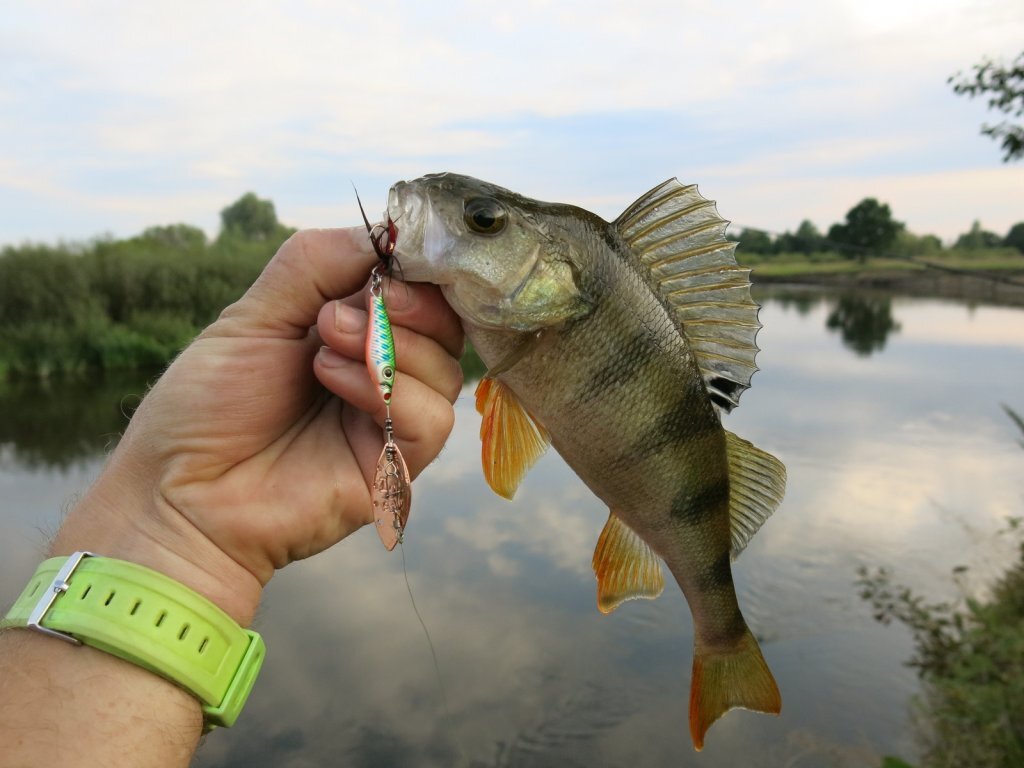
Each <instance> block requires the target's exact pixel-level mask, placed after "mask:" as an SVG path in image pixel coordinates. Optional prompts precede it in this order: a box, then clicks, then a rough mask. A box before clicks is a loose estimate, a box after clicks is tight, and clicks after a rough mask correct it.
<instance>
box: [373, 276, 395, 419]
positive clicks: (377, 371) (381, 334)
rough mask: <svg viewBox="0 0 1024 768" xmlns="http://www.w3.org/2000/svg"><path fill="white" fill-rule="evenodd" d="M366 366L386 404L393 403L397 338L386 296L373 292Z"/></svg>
mask: <svg viewBox="0 0 1024 768" xmlns="http://www.w3.org/2000/svg"><path fill="white" fill-rule="evenodd" d="M366 366H367V368H368V369H369V371H370V378H371V379H372V380H373V383H374V384H376V385H377V389H378V390H379V391H380V396H381V399H382V400H383V401H384V404H385V405H390V404H391V391H392V389H393V388H394V385H395V339H394V336H393V335H392V333H391V321H390V320H389V319H388V313H387V310H386V309H385V307H384V296H383V294H381V293H380V292H377V293H371V296H370V318H369V327H368V328H367V332H366Z"/></svg>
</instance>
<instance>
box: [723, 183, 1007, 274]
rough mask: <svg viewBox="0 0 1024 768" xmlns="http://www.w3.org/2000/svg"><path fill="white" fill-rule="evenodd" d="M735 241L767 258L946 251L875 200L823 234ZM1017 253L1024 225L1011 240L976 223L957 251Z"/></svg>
mask: <svg viewBox="0 0 1024 768" xmlns="http://www.w3.org/2000/svg"><path fill="white" fill-rule="evenodd" d="M730 237H732V238H733V239H735V240H737V241H739V245H740V248H741V250H742V251H744V252H746V253H757V254H763V255H772V254H782V253H787V254H790V253H802V254H807V255H809V254H812V253H826V252H835V253H839V254H840V255H842V256H846V257H848V258H856V259H859V260H861V261H864V260H866V259H867V258H868V257H871V256H898V257H910V256H929V255H933V254H937V253H939V252H941V251H942V250H943V245H942V240H941V239H940V238H939V237H938V236H937V235H915V234H914V233H912V232H909V231H908V230H907V228H906V226H905V225H904V224H903V222H900V221H896V220H895V219H894V218H893V215H892V210H891V209H890V208H889V206H888V204H886V203H880V202H879V201H878V200H877V199H875V198H873V197H867V198H864V199H863V200H861V201H860V202H859V203H858V204H857V205H855V206H854V207H853V208H851V209H850V210H849V211H847V213H846V220H845V221H843V222H841V223H840V222H837V223H835V224H833V225H832V226H831V227H829V230H828V232H827V233H822V232H821V231H820V230H818V228H817V227H816V226H814V224H813V223H812V222H811V221H808V220H804V221H803V222H801V223H800V226H799V227H797V229H796V231H795V232H789V231H786V232H782V233H780V234H772V233H770V232H767V231H765V230H762V229H756V228H753V227H746V228H744V229H742V230H740V232H739V234H738V235H732V234H730ZM1000 247H1004V248H1013V249H1016V250H1017V251H1019V252H1020V253H1024V221H1021V222H1018V223H1017V224H1014V225H1013V226H1012V227H1010V230H1009V231H1008V232H1007V233H1006V235H1005V236H1003V235H998V234H996V233H995V232H990V231H988V230H986V229H984V228H983V227H982V226H981V222H979V221H975V222H974V224H973V225H972V226H971V228H970V230H969V231H967V232H964V233H963V234H961V235H960V236H959V237H958V238H957V239H956V242H955V244H954V245H953V248H954V249H956V250H959V251H980V250H985V249H991V248H1000Z"/></svg>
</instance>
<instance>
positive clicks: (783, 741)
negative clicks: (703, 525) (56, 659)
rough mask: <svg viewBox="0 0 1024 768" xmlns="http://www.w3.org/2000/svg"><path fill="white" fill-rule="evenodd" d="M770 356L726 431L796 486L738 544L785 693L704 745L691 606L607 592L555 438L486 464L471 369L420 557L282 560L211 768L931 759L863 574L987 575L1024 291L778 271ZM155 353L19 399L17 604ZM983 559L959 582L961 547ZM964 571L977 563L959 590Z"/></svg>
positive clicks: (1009, 468) (2, 451) (428, 490)
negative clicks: (943, 291) (506, 492)
mask: <svg viewBox="0 0 1024 768" xmlns="http://www.w3.org/2000/svg"><path fill="white" fill-rule="evenodd" d="M762 300H763V303H764V308H763V310H762V312H761V321H762V322H763V324H764V329H763V330H762V331H761V333H760V335H759V337H758V342H759V344H760V346H761V349H762V351H761V353H760V355H759V356H758V365H759V366H760V368H761V371H760V372H759V373H757V374H756V375H755V377H754V382H753V387H752V388H751V390H750V391H748V392H747V393H746V394H745V395H744V397H743V402H742V405H741V407H740V408H738V409H737V410H736V411H735V412H734V413H733V414H732V415H730V416H728V417H726V419H725V422H726V427H727V428H728V429H730V430H732V431H734V432H736V433H737V434H739V435H741V436H743V437H745V438H747V439H749V440H751V441H753V442H754V443H755V444H756V445H758V446H759V447H761V448H763V449H765V450H767V451H770V452H771V453H774V454H775V455H777V456H779V457H780V458H781V459H782V460H783V461H784V462H785V463H786V465H787V468H788V472H789V483H788V492H787V495H786V499H785V501H784V502H783V504H782V507H781V508H780V510H779V511H778V512H777V513H776V514H775V516H773V517H772V518H771V519H770V520H769V521H768V523H767V524H766V525H765V526H764V528H763V529H762V530H761V532H760V533H759V534H758V535H757V536H756V537H755V538H754V540H753V541H752V543H751V544H750V546H749V547H748V548H747V550H746V551H745V552H744V554H743V556H742V557H741V558H740V559H739V560H738V561H737V563H736V564H735V567H734V571H735V574H736V581H737V586H738V590H739V596H740V603H741V605H742V606H743V609H744V612H745V614H746V616H747V618H748V621H749V623H750V624H751V626H752V628H753V629H754V632H755V633H756V634H757V635H758V637H759V638H761V640H762V647H763V649H764V654H765V657H766V658H767V660H768V663H769V665H770V666H771V667H772V669H773V671H774V673H775V675H776V678H777V679H778V682H779V687H780V689H781V690H782V695H783V712H782V714H781V716H779V717H777V718H775V717H768V716H763V715H757V714H752V713H747V712H733V713H731V714H729V715H727V716H726V717H725V718H724V719H723V720H721V721H719V722H718V723H717V724H716V725H715V726H714V727H713V728H712V729H711V730H710V731H709V733H708V737H707V742H706V746H705V750H704V752H703V753H701V754H700V755H697V754H696V753H694V751H693V749H692V746H691V744H690V737H689V733H688V728H687V724H686V723H687V720H686V711H687V702H688V696H689V677H690V659H691V647H692V642H693V634H692V626H691V622H690V618H689V613H688V611H687V609H686V605H685V603H684V601H683V598H682V595H681V594H680V593H679V591H678V590H677V589H676V588H675V586H674V585H672V584H670V586H669V587H668V588H666V590H665V593H664V594H663V595H662V596H661V597H660V598H659V599H657V600H655V601H649V602H648V601H636V602H632V603H628V604H626V605H624V606H623V607H621V608H620V609H619V610H618V611H616V612H615V613H614V614H612V615H610V616H602V615H600V614H599V613H598V611H597V609H596V605H595V586H594V578H593V575H592V573H591V570H590V558H591V554H592V551H593V546H594V543H595V542H596V540H597V536H598V533H599V532H600V530H601V527H602V525H603V523H604V520H605V517H606V514H607V512H606V510H605V509H603V508H602V506H601V504H600V503H599V502H598V501H596V499H594V497H593V496H592V495H591V494H590V493H589V491H588V490H587V489H586V488H585V487H584V486H583V485H582V484H581V483H580V481H579V480H578V479H576V477H575V476H574V475H573V474H572V473H571V472H570V471H569V470H568V469H567V468H566V467H565V465H564V464H563V463H562V461H561V460H560V459H559V458H558V457H557V455H555V454H553V453H550V454H549V455H547V456H546V457H545V458H544V459H542V460H541V462H540V463H539V464H538V466H537V467H535V468H534V469H533V471H532V472H531V473H530V475H529V476H528V477H527V480H526V481H525V482H524V484H523V485H522V486H521V487H520V489H519V492H518V494H517V496H516V499H515V500H514V501H513V502H507V501H504V500H502V499H500V498H498V497H496V496H494V495H493V494H492V493H491V492H490V491H489V489H488V488H487V487H486V485H485V484H484V481H483V479H482V478H481V475H480V471H479V456H478V454H479V445H478V439H477V436H476V431H477V428H478V419H479V417H478V416H477V414H476V413H475V411H474V408H473V399H472V386H467V389H466V390H465V392H464V394H463V397H462V398H461V399H460V400H459V402H458V405H457V410H458V413H457V424H456V428H455V432H454V433H453V435H452V438H451V440H450V441H449V445H448V447H447V448H446V450H445V451H444V453H443V454H442V455H441V457H440V458H439V459H438V461H437V462H436V463H435V464H434V465H433V466H432V467H430V468H429V470H428V471H427V472H426V473H425V474H424V475H423V476H422V477H421V478H420V479H419V480H418V481H417V483H416V486H415V495H414V503H413V510H412V517H411V520H410V524H409V528H408V531H407V539H406V543H405V545H404V557H405V561H406V565H407V568H408V580H409V584H410V585H411V588H412V592H413V594H414V596H415V600H416V605H417V606H418V608H419V611H420V613H421V614H422V616H423V619H424V620H425V622H426V625H427V627H428V628H429V631H430V636H431V638H432V641H433V644H434V647H435V648H436V651H437V658H438V664H439V670H440V683H439V681H438V677H437V675H436V674H435V669H434V665H433V662H432V659H431V652H430V646H429V645H428V643H427V640H426V638H425V637H424V634H423V630H422V629H421V627H420V625H419V623H418V621H417V618H416V615H415V613H414V611H413V607H412V605H411V603H410V598H409V594H408V592H407V589H406V583H405V579H404V576H403V568H402V564H403V554H402V553H401V552H400V551H395V552H392V553H387V552H385V551H384V549H383V547H381V546H380V544H379V542H378V540H377V536H376V534H375V533H374V532H373V531H372V530H369V529H364V530H363V531H361V532H359V533H357V534H356V535H354V536H352V537H350V538H349V539H348V540H346V541H344V542H342V543H341V544H340V545H339V546H337V547H335V548H334V549H333V550H331V551H329V552H326V553H323V554H321V555H319V556H317V557H314V558H312V559H311V560H309V561H307V562H304V563H299V564H295V565H292V566H290V567H288V568H287V569H285V570H284V571H283V572H281V573H280V574H279V575H278V576H277V577H276V578H275V579H274V581H273V582H272V583H271V584H270V586H269V587H268V589H267V591H266V595H265V598H264V602H263V605H262V608H261V611H260V614H259V616H258V618H257V622H256V628H257V629H258V630H259V631H260V632H261V633H262V634H263V635H264V637H265V639H266V643H267V647H268V658H267V663H266V665H265V667H264V670H263V672H262V675H261V678H260V680H259V681H258V683H257V686H256V689H255V691H254V693H253V695H252V698H251V699H250V702H249V705H248V707H247V709H246V711H245V713H244V714H243V716H242V718H241V720H240V722H239V723H238V725H237V726H236V727H235V728H233V729H231V730H230V731H221V732H217V733H215V734H213V735H211V736H209V737H208V738H207V740H206V744H205V745H204V747H203V749H202V750H201V752H200V756H199V758H198V760H197V763H196V764H197V765H199V766H248V767H249V768H259V767H261V766H276V767H279V768H280V767H282V766H288V767H295V768H298V767H299V766H319V765H349V766H375V767H376V768H386V767H388V766H448V765H458V764H462V765H472V766H509V767H511V766H561V767H565V766H627V765H628V766H644V767H645V768H646V767H647V766H663V765H664V766H669V765H671V766H690V765H692V766H704V767H705V768H706V767H708V766H737V765H743V766H766V767H768V766H780V765H787V766H872V767H874V768H877V766H879V765H880V762H881V759H882V756H884V755H901V756H902V757H904V758H905V759H909V760H913V759H914V758H915V757H916V756H917V746H916V743H915V735H914V726H913V723H912V719H911V714H910V712H911V710H910V701H911V698H912V696H913V695H914V694H915V693H916V692H917V691H918V686H919V684H918V681H917V678H916V676H915V674H914V672H913V670H911V669H910V668H908V667H907V666H906V665H905V661H906V660H907V659H908V658H909V656H910V654H911V652H912V644H911V641H910V636H909V634H908V633H907V632H906V630H904V629H903V628H902V627H898V626H888V627H887V626H882V625H880V624H878V623H877V622H876V621H875V620H874V619H873V618H872V614H871V608H870V606H869V605H867V604H865V603H864V602H863V601H862V600H861V599H860V598H859V597H858V593H857V587H856V584H855V581H856V577H857V568H858V566H861V565H864V566H869V567H875V566H885V567H887V568H890V569H891V570H892V571H893V574H894V578H895V579H896V580H897V581H898V582H900V583H904V584H907V585H909V586H912V587H913V588H915V589H917V590H919V591H920V592H922V593H923V594H926V595H928V596H931V597H952V596H955V595H956V594H957V591H958V590H959V589H966V590H969V591H972V592H975V593H978V594H983V593H984V589H985V585H987V584H989V583H991V581H992V580H993V579H994V578H996V577H997V576H998V575H999V574H1000V572H1001V569H1003V568H1005V567H1006V565H1007V564H1008V563H1009V562H1010V560H1011V557H1012V554H1013V550H1012V546H1011V544H1010V542H1009V541H1008V540H1007V539H1006V538H1005V537H1000V536H998V535H996V532H997V531H998V530H999V529H1001V528H1002V527H1004V525H1005V519H1006V518H1007V517H1008V516H1010V515H1020V514H1022V513H1024V493H1022V491H1024V482H1022V479H1021V478H1022V477H1024V471H1022V470H1024V451H1022V450H1021V447H1020V445H1019V444H1018V442H1017V440H1018V439H1019V438H1020V434H1019V432H1017V431H1016V429H1015V427H1014V425H1013V423H1012V422H1011V421H1010V419H1009V418H1008V417H1007V415H1006V414H1005V412H1004V411H1003V409H1002V404H1006V405H1009V406H1010V407H1013V408H1015V409H1016V410H1017V411H1018V412H1024V386H1022V382H1024V310H1021V309H1017V308H1010V307H997V306H988V305H984V304H981V305H977V306H967V305H966V304H964V303H962V302H958V301H953V300H934V299H922V298H901V297H892V296H886V295H883V294H878V295H872V296H865V295H858V296H856V297H852V296H846V297H843V296H840V295H838V294H830V293H823V292H821V291H820V290H815V289H808V288H800V289H798V288H785V287H777V286H776V287H772V289H771V291H770V292H768V293H765V294H762ZM144 389H145V382H144V381H143V380H141V379H140V378H139V377H131V376H129V377H120V378H117V377H113V378H112V377H107V378H106V379H104V380H102V381H78V382H74V383H72V384H63V385H62V384H58V383H56V382H51V383H49V384H45V385H43V384H38V383H33V384H31V385H19V386H13V385H8V386H7V387H6V388H5V389H4V390H3V391H2V395H0V417H2V424H0V603H2V604H4V605H8V604H9V603H10V602H11V601H12V600H13V598H14V597H15V596H16V594H17V593H18V592H19V591H20V590H21V588H22V586H23V584H24V581H25V580H26V579H27V577H28V575H29V574H30V573H31V572H32V570H33V569H34V567H35V564H36V563H37V562H38V560H39V558H40V547H41V546H42V543H43V541H44V540H45V536H46V534H47V533H48V532H51V531H52V530H53V529H54V527H55V526H56V525H57V523H58V521H59V517H60V513H61V510H62V509H64V508H66V506H67V505H68V504H69V503H71V500H72V499H73V497H74V494H75V493H76V492H79V491H80V490H82V489H83V488H84V487H85V486H86V485H87V484H88V482H89V481H90V479H91V478H92V477H94V476H95V475H96V473H97V472H98V470H99V467H100V465H101V463H102V461H103V456H104V453H105V451H106V450H107V449H108V448H109V447H110V446H111V445H113V443H114V442H115V441H116V437H117V434H118V431H119V430H120V429H121V428H122V425H123V417H122V415H121V414H122V413H123V412H128V411H130V410H131V408H132V406H133V404H134V403H135V402H137V401H138V397H139V395H140V393H142V392H143V391H144ZM959 565H965V566H968V570H967V571H966V573H965V574H963V575H962V576H960V577H958V581H954V578H953V577H952V576H951V571H952V569H953V568H954V566H959ZM958 584H959V586H958Z"/></svg>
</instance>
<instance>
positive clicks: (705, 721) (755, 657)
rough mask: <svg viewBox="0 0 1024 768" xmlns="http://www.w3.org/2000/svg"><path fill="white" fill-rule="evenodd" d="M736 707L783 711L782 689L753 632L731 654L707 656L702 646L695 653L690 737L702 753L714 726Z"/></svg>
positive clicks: (709, 653)
mask: <svg viewBox="0 0 1024 768" xmlns="http://www.w3.org/2000/svg"><path fill="white" fill-rule="evenodd" d="M736 707H741V708H743V709H750V710H753V711H754V712H766V713H768V714H772V715H777V714H778V713H779V712H780V711H781V710H782V697H781V696H780V694H779V687H778V686H777V685H776V684H775V678H774V677H772V673H771V670H769V669H768V664H767V663H766V662H765V660H764V656H762V655H761V649H760V647H758V645H757V640H756V639H754V636H753V634H751V632H750V630H749V629H748V630H747V632H746V634H745V635H744V636H743V638H742V639H741V640H740V642H739V643H738V644H737V645H736V647H735V648H734V649H733V650H731V651H729V652H727V653H722V652H719V651H716V652H703V651H701V649H700V645H699V644H698V646H697V648H696V650H695V652H694V656H693V680H692V682H691V683H690V736H692V737H693V746H694V747H695V748H696V749H697V751H698V752H699V751H700V750H701V749H702V748H703V747H704V734H705V733H707V730H708V728H710V727H711V724H712V723H714V722H715V721H716V720H717V719H718V718H719V717H721V716H722V715H724V714H725V713H726V712H728V711H729V710H730V709H734V708H736Z"/></svg>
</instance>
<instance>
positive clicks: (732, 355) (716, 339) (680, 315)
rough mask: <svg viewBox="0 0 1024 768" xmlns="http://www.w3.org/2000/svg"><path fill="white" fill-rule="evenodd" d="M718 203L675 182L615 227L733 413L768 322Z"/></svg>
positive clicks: (711, 387) (714, 396) (717, 399)
mask: <svg viewBox="0 0 1024 768" xmlns="http://www.w3.org/2000/svg"><path fill="white" fill-rule="evenodd" d="M728 225H729V222H727V221H726V220H725V219H723V218H722V217H721V216H719V215H718V210H717V209H716V208H715V203H714V201H713V200H708V199H706V198H704V197H703V196H701V194H700V193H699V192H698V191H697V187H696V185H693V184H691V185H689V186H685V187H684V186H683V185H682V184H680V183H679V181H678V180H676V179H669V180H668V181H666V182H665V183H664V184H661V185H660V186H658V187H655V188H654V189H652V190H651V191H650V192H648V193H647V194H646V195H644V196H643V197H641V198H640V199H639V200H637V201H636V202H635V203H633V204H632V205H631V206H629V208H627V209H626V210H625V211H624V212H623V214H622V215H621V216H619V218H617V219H616V220H615V227H616V228H617V229H618V232H619V234H620V235H621V236H622V238H623V240H625V242H626V244H627V245H628V246H629V248H630V250H631V251H632V253H633V254H634V255H635V257H636V258H637V259H638V260H639V262H640V264H642V265H643V266H644V267H646V268H647V269H648V270H649V271H650V274H651V276H652V277H653V278H654V281H655V282H656V283H657V285H658V290H659V291H660V293H661V296H662V298H663V299H664V300H665V301H666V302H667V303H668V304H669V306H671V307H672V309H673V311H674V314H675V317H676V320H677V321H678V322H679V323H680V325H681V326H682V328H683V332H684V333H685V334H686V339H687V341H688V342H689V343H690V346H691V348H692V349H693V351H694V354H695V355H696V357H697V363H698V365H699V366H700V369H701V373H702V374H703V376H704V383H705V384H706V385H707V388H708V395H709V396H710V397H711V400H712V402H714V403H715V405H717V406H718V407H720V408H722V409H724V410H725V411H727V412H728V411H731V410H732V409H733V408H735V407H736V406H737V405H738V404H739V398H740V395H741V394H743V391H744V390H746V389H747V388H748V387H749V386H750V377H751V376H753V375H754V372H755V371H756V370H757V366H755V365H754V356H755V355H756V354H757V344H756V343H755V341H754V337H755V336H756V335H757V332H758V330H759V329H760V328H761V324H760V323H759V322H758V320H757V311H758V306H757V304H755V303H754V300H753V299H752V298H751V297H750V270H749V269H744V268H743V267H740V266H739V265H738V264H737V263H736V258H735V251H736V243H734V242H731V241H729V240H726V239H725V229H726V227H727V226H728Z"/></svg>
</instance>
